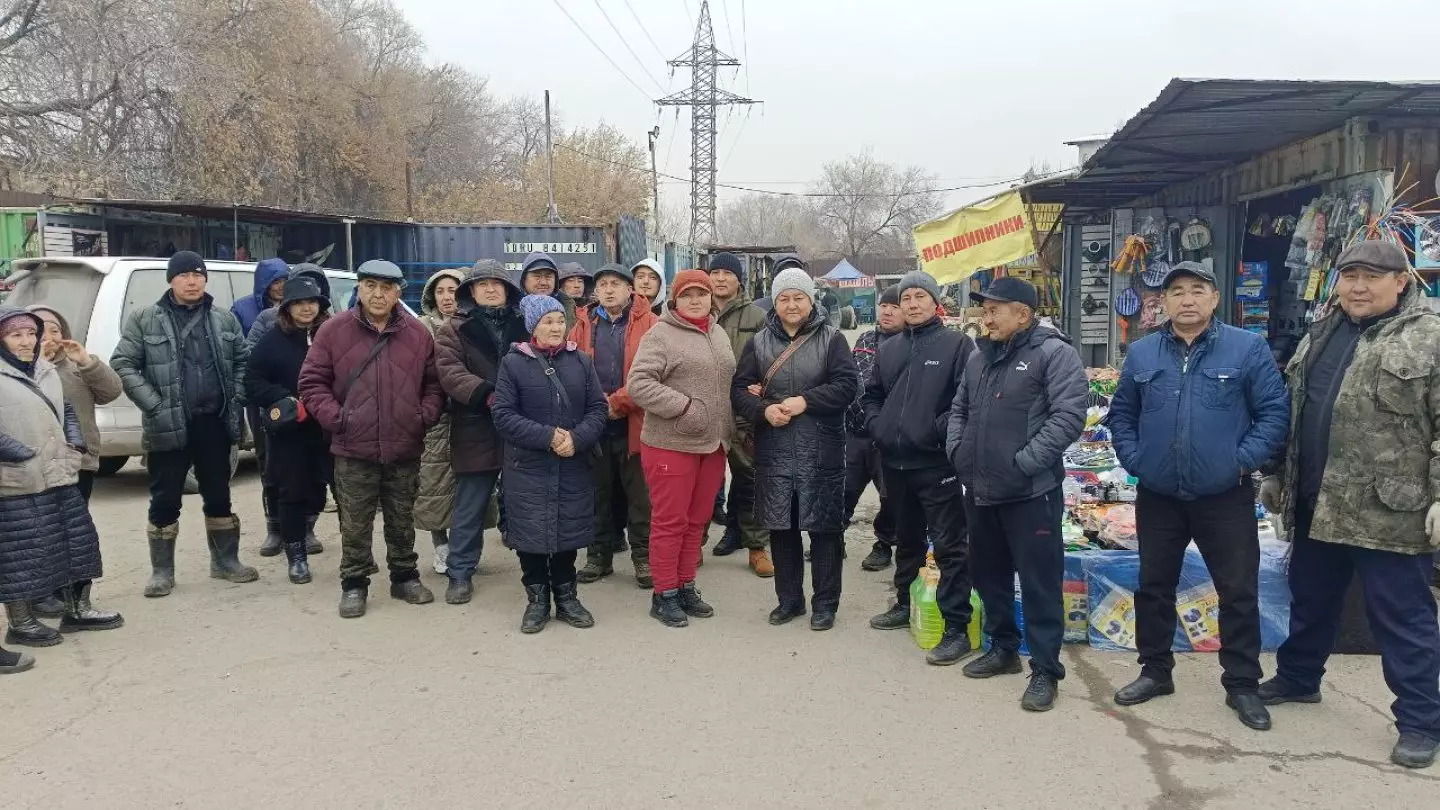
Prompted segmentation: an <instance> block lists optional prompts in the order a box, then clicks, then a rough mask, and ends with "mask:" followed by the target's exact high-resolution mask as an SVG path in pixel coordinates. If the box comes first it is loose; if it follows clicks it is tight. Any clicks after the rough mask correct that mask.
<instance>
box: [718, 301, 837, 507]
mask: <svg viewBox="0 0 1440 810" xmlns="http://www.w3.org/2000/svg"><path fill="white" fill-rule="evenodd" d="M807 335H808V336H809V337H808V338H807V337H805V336H807ZM801 339H804V340H805V343H804V344H802V345H801V346H800V347H799V348H798V349H796V350H795V353H794V354H792V355H791V356H790V357H789V358H787V359H786V360H785V363H784V364H783V365H782V366H780V368H779V369H778V370H777V371H776V372H775V375H774V376H773V377H772V378H771V379H770V382H769V384H767V385H765V387H764V388H763V389H762V390H761V392H760V396H755V395H754V394H752V393H750V391H749V390H748V388H749V386H750V385H752V384H756V383H760V382H762V381H763V380H764V379H765V375H766V373H767V372H768V371H769V370H770V367H771V366H772V365H774V363H775V361H776V360H777V359H778V358H779V357H780V355H782V354H784V352H785V350H786V349H787V348H788V347H789V346H790V344H791V343H792V342H794V341H796V340H801ZM859 388H860V372H859V371H858V370H857V369H856V368H855V360H854V358H853V357H851V355H850V346H849V345H848V344H847V343H846V342H845V336H844V335H841V334H840V332H839V330H837V329H836V328H835V327H833V326H830V325H829V323H827V322H826V320H825V316H824V313H823V311H822V310H821V309H819V308H818V307H817V308H816V309H815V310H813V311H812V312H811V313H810V318H809V320H807V321H806V322H805V323H804V324H802V325H801V326H800V330H799V331H798V332H797V333H796V335H795V338H794V339H793V340H792V338H791V337H790V336H789V335H788V334H786V332H785V328H784V327H783V326H782V325H781V323H780V318H779V316H778V315H776V314H775V312H773V311H772V312H771V313H770V314H769V315H768V316H767V318H766V324H765V329H763V330H761V331H760V332H757V333H755V337H754V339H753V340H751V341H750V342H749V343H747V344H746V345H745V349H744V352H743V354H741V356H740V363H739V367H738V369H737V370H736V372H735V381H734V383H733V384H732V388H731V398H732V401H733V403H734V405H735V413H736V414H737V416H738V417H739V418H740V419H742V420H744V421H746V422H748V423H749V424H751V425H753V426H754V427H753V429H754V431H755V520H756V522H757V523H759V524H760V525H761V526H764V527H765V528H767V529H772V530H774V529H780V530H784V529H789V528H790V527H791V526H792V525H796V524H797V522H798V526H799V528H800V530H801V531H809V532H840V531H844V530H845V411H846V409H848V408H849V407H850V404H851V403H853V402H854V401H855V393H856V391H858V390H859ZM792 396H802V397H804V398H805V412H804V413H802V414H800V415H799V416H797V417H794V418H792V419H791V420H790V423H789V424H787V425H785V426H784V427H778V428H777V427H773V426H771V424H770V423H769V422H768V421H766V419H765V409H766V408H767V407H769V406H770V405H774V404H776V403H778V402H780V401H781V400H784V399H787V398H789V397H792ZM792 507H797V508H798V509H799V514H798V516H797V515H793V514H792ZM797 518H798V521H797Z"/></svg>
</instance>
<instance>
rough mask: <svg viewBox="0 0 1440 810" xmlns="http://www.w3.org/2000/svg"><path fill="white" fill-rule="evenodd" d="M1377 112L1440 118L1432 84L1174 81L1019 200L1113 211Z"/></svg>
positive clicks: (1439, 97)
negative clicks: (1076, 165) (1075, 168)
mask: <svg viewBox="0 0 1440 810" xmlns="http://www.w3.org/2000/svg"><path fill="white" fill-rule="evenodd" d="M1381 113H1383V114H1384V115H1386V116H1387V117H1401V118H1404V117H1416V118H1426V117H1429V118H1436V117H1440V83H1434V82H1406V83H1397V82H1360V81H1335V82H1328V81H1326V82H1307V81H1269V80H1265V81H1255V80H1240V79H1199V80H1197V79H1175V80H1173V81H1171V82H1170V84H1169V85H1167V86H1166V87H1165V89H1164V90H1162V91H1161V92H1160V95H1159V96H1158V97H1157V98H1156V99H1155V100H1154V101H1152V102H1151V103H1150V104H1149V105H1148V106H1147V107H1145V109H1143V110H1141V111H1140V112H1139V113H1137V114H1136V115H1135V116H1134V117H1132V118H1131V119H1130V120H1129V121H1127V122H1126V123H1125V125H1124V126H1123V127H1121V128H1120V131H1119V132H1116V133H1115V134H1114V135H1113V136H1112V137H1111V138H1110V140H1109V141H1107V142H1106V143H1105V145H1104V146H1102V147H1100V148H1099V150H1098V151H1096V152H1095V154H1094V155H1092V156H1091V157H1090V159H1089V160H1087V161H1086V162H1085V165H1084V166H1083V167H1082V168H1081V170H1080V172H1079V173H1078V174H1077V175H1075V176H1071V177H1058V178H1054V179H1047V180H1043V181H1041V182H1038V183H1035V184H1032V185H1031V186H1030V187H1029V188H1028V189H1026V192H1025V196H1026V198H1027V199H1028V200H1029V201H1031V202H1034V203H1045V202H1052V203H1063V204H1066V205H1073V206H1076V207H1077V208H1110V207H1119V206H1123V205H1125V204H1126V203H1129V202H1131V201H1133V200H1134V199H1136V198H1137V197H1144V196H1147V195H1150V194H1154V193H1156V192H1158V191H1160V190H1161V189H1163V188H1165V187H1167V186H1170V185H1173V184H1175V183H1180V182H1184V181H1186V180H1190V179H1193V178H1196V177H1200V176H1202V175H1205V174H1209V173H1210V172H1213V171H1216V170H1219V169H1223V168H1225V167H1227V166H1232V165H1234V164H1237V163H1241V162H1243V161H1245V160H1248V159H1250V158H1252V157H1254V156H1255V155H1257V154H1261V153H1263V152H1267V151H1269V150H1271V149H1277V148H1279V147H1281V146H1284V145H1285V144H1288V143H1292V142H1294V141H1297V140H1300V139H1302V138H1307V137H1311V136H1314V135H1318V134H1320V133H1322V132H1326V131H1328V130H1331V129H1335V128H1336V127H1339V126H1341V125H1342V124H1344V123H1345V121H1346V120H1348V119H1350V118H1353V117H1356V116H1364V115H1376V114H1381Z"/></svg>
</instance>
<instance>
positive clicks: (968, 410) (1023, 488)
mask: <svg viewBox="0 0 1440 810" xmlns="http://www.w3.org/2000/svg"><path fill="white" fill-rule="evenodd" d="M1089 398H1090V385H1089V382H1088V381H1087V380H1086V378H1085V366H1084V364H1083V363H1081V362H1080V355H1079V353H1077V352H1076V351H1075V347H1074V346H1071V345H1070V339H1069V338H1068V337H1066V336H1065V335H1063V334H1061V333H1060V332H1057V331H1056V330H1054V329H1051V328H1050V327H1048V326H1040V325H1038V324H1035V325H1032V326H1031V327H1030V328H1029V329H1026V330H1025V331H1024V332H1020V333H1019V334H1016V335H1014V336H1013V337H1011V339H1010V340H1009V341H1007V342H1005V343H996V342H995V341H993V340H989V339H983V338H982V339H981V340H980V341H979V344H978V346H977V347H976V350H975V351H974V352H972V353H971V354H970V361H969V363H968V364H967V365H966V367H965V379H964V381H963V382H962V383H961V384H960V387H959V389H957V390H956V392H955V401H954V403H953V404H952V405H951V407H950V424H949V430H948V432H947V436H946V440H945V447H946V452H947V453H948V454H949V456H950V461H951V463H952V464H953V465H954V466H955V471H956V472H957V473H959V475H960V483H962V484H964V485H965V487H966V489H967V491H968V492H969V493H970V494H971V495H973V496H974V498H975V503H976V504H977V505H979V506H994V505H997V504H1004V503H1013V502H1015V501H1024V500H1028V499H1030V498H1036V497H1039V496H1041V495H1044V494H1045V493H1047V492H1050V491H1051V490H1054V489H1057V488H1058V487H1059V486H1060V483H1061V482H1062V481H1064V480H1065V462H1064V457H1065V449H1066V448H1068V447H1069V446H1070V445H1071V444H1073V443H1074V442H1075V441H1076V440H1077V439H1079V438H1080V433H1081V432H1082V431H1084V429H1085V410H1086V407H1087V406H1088V404H1089Z"/></svg>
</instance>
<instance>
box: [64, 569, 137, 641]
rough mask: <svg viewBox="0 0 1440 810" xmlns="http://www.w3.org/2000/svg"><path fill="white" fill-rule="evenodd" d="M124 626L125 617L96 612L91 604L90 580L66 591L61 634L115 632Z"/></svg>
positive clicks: (112, 613) (114, 613)
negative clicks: (93, 631)
mask: <svg viewBox="0 0 1440 810" xmlns="http://www.w3.org/2000/svg"><path fill="white" fill-rule="evenodd" d="M124 626H125V617H124V616H121V615H120V614H119V613H116V612H115V611H113V610H96V609H95V606H94V605H92V604H90V581H89V580H81V581H80V582H77V583H75V584H74V585H71V586H70V587H69V588H66V589H65V616H64V617H63V618H61V619H60V632H62V633H78V632H80V631H82V630H114V629H116V628H119V627H124Z"/></svg>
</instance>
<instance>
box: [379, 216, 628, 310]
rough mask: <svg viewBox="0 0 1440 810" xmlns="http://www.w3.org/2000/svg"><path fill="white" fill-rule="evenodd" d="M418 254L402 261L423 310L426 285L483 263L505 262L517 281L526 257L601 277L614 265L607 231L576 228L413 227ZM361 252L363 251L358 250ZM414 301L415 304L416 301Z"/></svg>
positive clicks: (410, 292)
mask: <svg viewBox="0 0 1440 810" xmlns="http://www.w3.org/2000/svg"><path fill="white" fill-rule="evenodd" d="M406 227H408V228H409V229H410V231H411V233H412V234H413V243H414V244H413V251H412V252H411V253H409V254H408V255H407V256H406V260H405V261H403V262H402V261H396V264H399V265H400V267H401V268H402V269H403V270H404V271H405V275H406V277H407V278H409V279H410V281H411V284H410V285H409V286H408V287H406V289H405V300H406V301H407V302H410V304H411V306H417V305H418V303H419V300H420V292H421V289H422V288H423V286H424V283H425V281H426V280H427V279H428V278H429V277H430V276H432V275H434V274H435V273H436V271H438V270H442V269H444V268H447V267H469V266H470V265H472V264H474V263H475V262H477V261H479V260H480V259H494V260H496V261H499V262H503V263H504V264H505V265H506V266H507V267H509V268H510V270H511V272H513V273H515V274H516V275H518V274H519V272H520V264H521V262H523V261H524V259H525V256H526V255H527V254H529V253H532V252H535V251H541V252H544V253H548V254H550V257H551V258H553V259H554V260H555V261H556V262H557V263H562V262H579V263H580V264H581V265H582V266H583V267H585V269H587V270H589V271H590V272H592V273H593V272H595V271H596V270H598V269H599V268H600V266H601V265H603V264H606V263H607V262H609V261H610V259H609V253H608V250H607V241H606V235H605V230H604V229H603V228H592V227H583V226H570V225H410V226H406ZM357 252H358V250H357ZM412 299H413V300H412Z"/></svg>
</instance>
